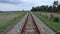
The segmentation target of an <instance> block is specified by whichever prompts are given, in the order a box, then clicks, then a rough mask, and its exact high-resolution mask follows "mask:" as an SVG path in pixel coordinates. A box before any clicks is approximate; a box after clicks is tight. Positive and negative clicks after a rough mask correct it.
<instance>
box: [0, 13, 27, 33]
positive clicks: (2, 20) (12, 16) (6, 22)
mask: <svg viewBox="0 0 60 34" xmlns="http://www.w3.org/2000/svg"><path fill="white" fill-rule="evenodd" d="M26 13H27V12H4V13H0V33H2V32H3V31H5V29H7V28H8V27H10V26H11V25H13V24H15V21H16V20H20V19H21V18H22V17H23V16H24V15H25V14H26Z"/></svg>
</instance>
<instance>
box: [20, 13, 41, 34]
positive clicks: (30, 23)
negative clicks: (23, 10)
mask: <svg viewBox="0 0 60 34" xmlns="http://www.w3.org/2000/svg"><path fill="white" fill-rule="evenodd" d="M20 34H40V32H39V30H38V28H37V26H36V24H35V22H34V20H33V17H32V15H31V13H29V15H28V17H27V20H26V22H25V24H24V26H23V29H22V31H21V33H20Z"/></svg>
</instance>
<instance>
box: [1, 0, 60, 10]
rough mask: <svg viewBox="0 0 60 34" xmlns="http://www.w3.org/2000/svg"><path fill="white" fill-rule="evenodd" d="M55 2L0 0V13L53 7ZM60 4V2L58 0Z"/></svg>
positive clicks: (45, 0)
mask: <svg viewBox="0 0 60 34" xmlns="http://www.w3.org/2000/svg"><path fill="white" fill-rule="evenodd" d="M53 1H54V0H0V11H15V10H23V9H24V10H30V9H31V8H32V7H35V6H41V5H52V3H53ZM58 1H59V2H60V0H58Z"/></svg>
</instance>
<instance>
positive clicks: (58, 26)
mask: <svg viewBox="0 0 60 34" xmlns="http://www.w3.org/2000/svg"><path fill="white" fill-rule="evenodd" d="M33 14H35V15H36V16H37V17H38V18H39V19H40V20H41V21H43V22H44V23H45V24H46V25H47V26H48V27H49V28H51V29H52V30H53V31H55V32H56V34H60V19H59V22H54V21H53V20H51V19H50V18H49V17H50V16H49V15H50V14H51V13H42V12H33ZM52 14H53V16H54V17H59V18H60V14H55V13H52Z"/></svg>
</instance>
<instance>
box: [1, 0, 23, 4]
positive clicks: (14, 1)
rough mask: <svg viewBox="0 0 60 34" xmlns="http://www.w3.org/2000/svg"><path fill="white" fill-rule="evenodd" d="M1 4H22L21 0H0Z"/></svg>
mask: <svg viewBox="0 0 60 34" xmlns="http://www.w3.org/2000/svg"><path fill="white" fill-rule="evenodd" d="M0 3H9V4H22V3H23V2H20V1H19V0H0Z"/></svg>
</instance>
